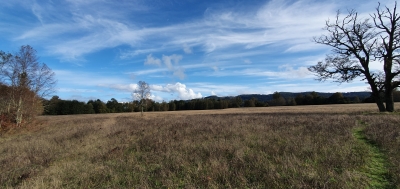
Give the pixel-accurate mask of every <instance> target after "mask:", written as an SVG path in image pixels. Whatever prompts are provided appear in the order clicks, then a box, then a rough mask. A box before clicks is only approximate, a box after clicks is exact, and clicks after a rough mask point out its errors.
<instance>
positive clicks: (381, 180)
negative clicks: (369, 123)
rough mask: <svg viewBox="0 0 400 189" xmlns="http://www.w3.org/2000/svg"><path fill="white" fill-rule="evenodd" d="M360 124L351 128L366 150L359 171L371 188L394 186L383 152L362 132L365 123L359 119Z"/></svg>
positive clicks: (388, 188)
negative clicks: (367, 179)
mask: <svg viewBox="0 0 400 189" xmlns="http://www.w3.org/2000/svg"><path fill="white" fill-rule="evenodd" d="M359 124H360V125H361V126H359V127H357V128H355V129H354V130H353V135H354V137H355V138H356V139H357V141H359V143H360V145H361V146H362V147H364V148H366V149H367V150H368V152H367V153H366V154H365V165H364V166H363V167H362V169H361V170H360V172H361V173H362V174H364V175H366V176H367V177H368V178H369V185H370V187H371V188H387V189H390V188H395V186H393V183H392V182H391V178H392V176H391V175H390V173H389V170H388V167H389V163H388V161H387V157H386V156H385V154H384V153H383V152H382V151H381V150H380V149H379V147H378V146H377V144H376V142H374V141H372V140H370V139H368V138H367V137H366V136H365V134H364V129H365V127H366V124H365V123H364V122H362V121H359Z"/></svg>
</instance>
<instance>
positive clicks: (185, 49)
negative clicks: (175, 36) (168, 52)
mask: <svg viewBox="0 0 400 189" xmlns="http://www.w3.org/2000/svg"><path fill="white" fill-rule="evenodd" d="M183 51H184V52H185V53H186V54H192V49H191V48H190V47H189V46H188V45H187V44H186V43H185V44H183Z"/></svg>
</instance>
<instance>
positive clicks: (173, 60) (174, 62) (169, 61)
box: [162, 54, 182, 70]
mask: <svg viewBox="0 0 400 189" xmlns="http://www.w3.org/2000/svg"><path fill="white" fill-rule="evenodd" d="M162 59H163V62H164V64H165V65H166V66H167V68H168V69H169V70H174V67H175V66H178V64H179V61H181V60H182V56H181V55H176V54H173V55H171V56H166V55H163V56H162Z"/></svg>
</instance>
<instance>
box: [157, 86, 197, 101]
mask: <svg viewBox="0 0 400 189" xmlns="http://www.w3.org/2000/svg"><path fill="white" fill-rule="evenodd" d="M150 87H151V89H152V90H153V91H159V92H165V93H172V94H177V97H178V99H180V100H189V99H195V98H202V95H201V93H195V92H194V91H193V89H188V88H187V87H186V85H185V84H182V83H179V82H177V83H175V84H167V85H165V86H161V85H151V86H150Z"/></svg>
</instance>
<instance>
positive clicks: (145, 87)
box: [133, 81, 151, 115]
mask: <svg viewBox="0 0 400 189" xmlns="http://www.w3.org/2000/svg"><path fill="white" fill-rule="evenodd" d="M133 96H134V97H135V98H136V99H137V100H138V101H139V102H140V107H141V112H142V115H143V108H144V106H146V104H147V100H148V99H149V98H150V96H151V92H150V86H149V84H148V83H146V82H144V81H139V82H138V87H137V89H135V91H134V92H133Z"/></svg>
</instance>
